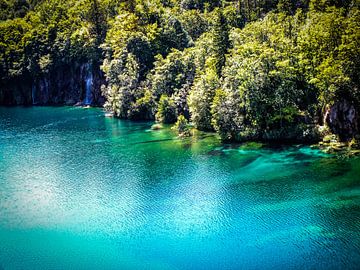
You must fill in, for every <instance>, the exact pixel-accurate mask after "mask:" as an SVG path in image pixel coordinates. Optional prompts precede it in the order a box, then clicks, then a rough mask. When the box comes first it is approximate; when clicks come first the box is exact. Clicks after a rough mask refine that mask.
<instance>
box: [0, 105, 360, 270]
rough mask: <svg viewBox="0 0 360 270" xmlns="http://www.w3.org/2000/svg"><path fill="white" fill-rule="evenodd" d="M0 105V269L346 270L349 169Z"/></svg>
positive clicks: (354, 197)
mask: <svg viewBox="0 0 360 270" xmlns="http://www.w3.org/2000/svg"><path fill="white" fill-rule="evenodd" d="M150 127H151V123H132V122H128V121H120V120H116V119H112V118H105V117H104V115H103V112H102V111H101V110H99V109H82V108H72V107H69V108H60V107H55V108H47V107H35V108H0V269H358V267H359V265H360V253H359V250H360V159H359V158H352V159H344V158H339V157H335V156H329V155H325V154H323V153H321V152H319V151H317V150H312V149H311V148H309V147H306V146H286V147H276V148H270V147H264V148H260V149H258V148H257V147H246V146H241V145H222V144H221V143H220V142H219V141H218V139H217V137H216V136H214V135H212V134H206V135H204V134H199V135H198V136H196V137H194V138H191V139H185V140H181V139H177V137H176V136H175V135H174V134H173V133H172V132H171V131H170V130H169V129H164V130H160V131H151V130H150Z"/></svg>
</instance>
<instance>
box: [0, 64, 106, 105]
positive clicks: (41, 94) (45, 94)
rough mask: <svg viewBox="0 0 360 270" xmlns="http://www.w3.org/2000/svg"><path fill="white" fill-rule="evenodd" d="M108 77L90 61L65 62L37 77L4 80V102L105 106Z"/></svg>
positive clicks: (0, 96)
mask: <svg viewBox="0 0 360 270" xmlns="http://www.w3.org/2000/svg"><path fill="white" fill-rule="evenodd" d="M104 83H105V79H104V76H103V74H102V72H101V71H100V68H99V67H98V66H94V65H93V64H90V63H82V64H73V65H62V66H59V67H57V68H55V69H54V70H53V71H51V72H50V73H48V74H43V75H42V76H39V77H37V78H31V77H30V76H22V77H21V78H17V79H12V80H10V81H7V82H2V83H1V85H0V105H74V104H81V105H102V104H103V103H104V98H103V97H102V95H101V91H100V89H101V85H102V84H104Z"/></svg>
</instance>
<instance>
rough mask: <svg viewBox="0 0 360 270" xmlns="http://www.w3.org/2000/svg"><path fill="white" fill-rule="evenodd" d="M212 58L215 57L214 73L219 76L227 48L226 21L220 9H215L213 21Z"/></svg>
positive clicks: (227, 31)
mask: <svg viewBox="0 0 360 270" xmlns="http://www.w3.org/2000/svg"><path fill="white" fill-rule="evenodd" d="M213 31H214V33H213V39H214V44H213V46H214V58H215V67H216V73H217V75H218V76H219V77H221V70H222V67H223V66H224V65H225V60H226V58H225V54H226V53H227V50H228V48H229V45H230V43H229V30H228V26H227V23H226V19H225V17H224V15H223V13H222V11H221V9H217V10H216V11H215V21H214V30H213Z"/></svg>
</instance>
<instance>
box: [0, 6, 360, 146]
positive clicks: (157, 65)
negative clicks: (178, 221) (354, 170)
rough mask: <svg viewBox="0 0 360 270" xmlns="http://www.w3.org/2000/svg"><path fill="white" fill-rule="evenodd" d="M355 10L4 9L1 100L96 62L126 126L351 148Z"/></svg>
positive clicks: (359, 109)
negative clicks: (15, 89)
mask: <svg viewBox="0 0 360 270" xmlns="http://www.w3.org/2000/svg"><path fill="white" fill-rule="evenodd" d="M359 7H360V1H358V0H310V1H309V0H289V1H286V0H233V1H225V0H213V1H211V0H179V1H177V0H129V1H120V0H63V1H58V0H47V1H46V0H38V1H36V0H0V10H1V13H0V20H1V22H0V77H1V83H0V96H3V97H2V99H1V98H0V103H1V100H3V102H2V103H4V104H6V102H5V101H4V100H6V95H9V93H10V92H9V90H5V89H8V88H9V87H8V86H9V85H11V84H13V82H16V81H32V80H37V79H38V78H43V77H46V76H50V75H48V74H53V73H56V72H57V71H58V70H59V69H60V68H61V67H64V66H74V65H77V64H78V63H90V65H91V67H92V69H93V70H98V72H99V74H101V75H100V76H99V79H98V81H99V83H98V84H97V85H98V91H99V93H101V95H102V96H103V97H104V101H103V103H104V107H105V109H106V110H108V111H110V112H113V113H114V115H115V116H116V117H119V118H122V119H129V120H137V121H140V120H151V121H153V120H155V121H156V122H158V123H164V124H174V123H176V128H177V129H178V130H179V132H180V133H183V134H187V133H189V132H188V129H189V126H190V127H193V128H196V129H198V130H202V131H216V132H217V133H218V134H219V135H220V136H221V138H222V139H223V140H226V141H243V140H298V141H316V140H318V139H319V138H322V137H324V136H325V135H329V134H335V135H336V136H338V138H339V139H340V140H345V141H349V140H352V139H354V138H358V136H359V129H360V116H359V113H360V89H359V78H360V76H359V74H360V72H359V71H360V70H359V68H360V9H359ZM74 76H75V75H74ZM29 85H31V84H29ZM10 88H11V87H10ZM26 91H30V92H31V86H29V87H28V88H27V90H26ZM100 91H101V92H100ZM30 95H31V94H30ZM24 103H26V102H24Z"/></svg>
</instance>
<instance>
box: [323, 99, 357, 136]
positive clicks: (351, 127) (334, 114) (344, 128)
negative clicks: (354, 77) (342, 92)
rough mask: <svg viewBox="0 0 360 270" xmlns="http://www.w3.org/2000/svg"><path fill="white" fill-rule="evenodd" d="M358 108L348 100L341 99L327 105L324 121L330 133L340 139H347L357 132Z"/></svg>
mask: <svg viewBox="0 0 360 270" xmlns="http://www.w3.org/2000/svg"><path fill="white" fill-rule="evenodd" d="M358 110H359V109H358V108H356V106H355V105H354V104H353V103H352V102H349V101H348V100H342V101H339V102H337V103H335V104H334V105H333V106H331V107H329V108H328V110H327V112H326V114H325V115H326V119H325V121H326V123H327V125H328V126H329V128H330V130H331V132H332V133H334V134H336V135H338V136H339V138H340V139H341V140H342V141H348V140H350V139H352V138H353V137H355V136H356V135H357V134H359V112H358Z"/></svg>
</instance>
